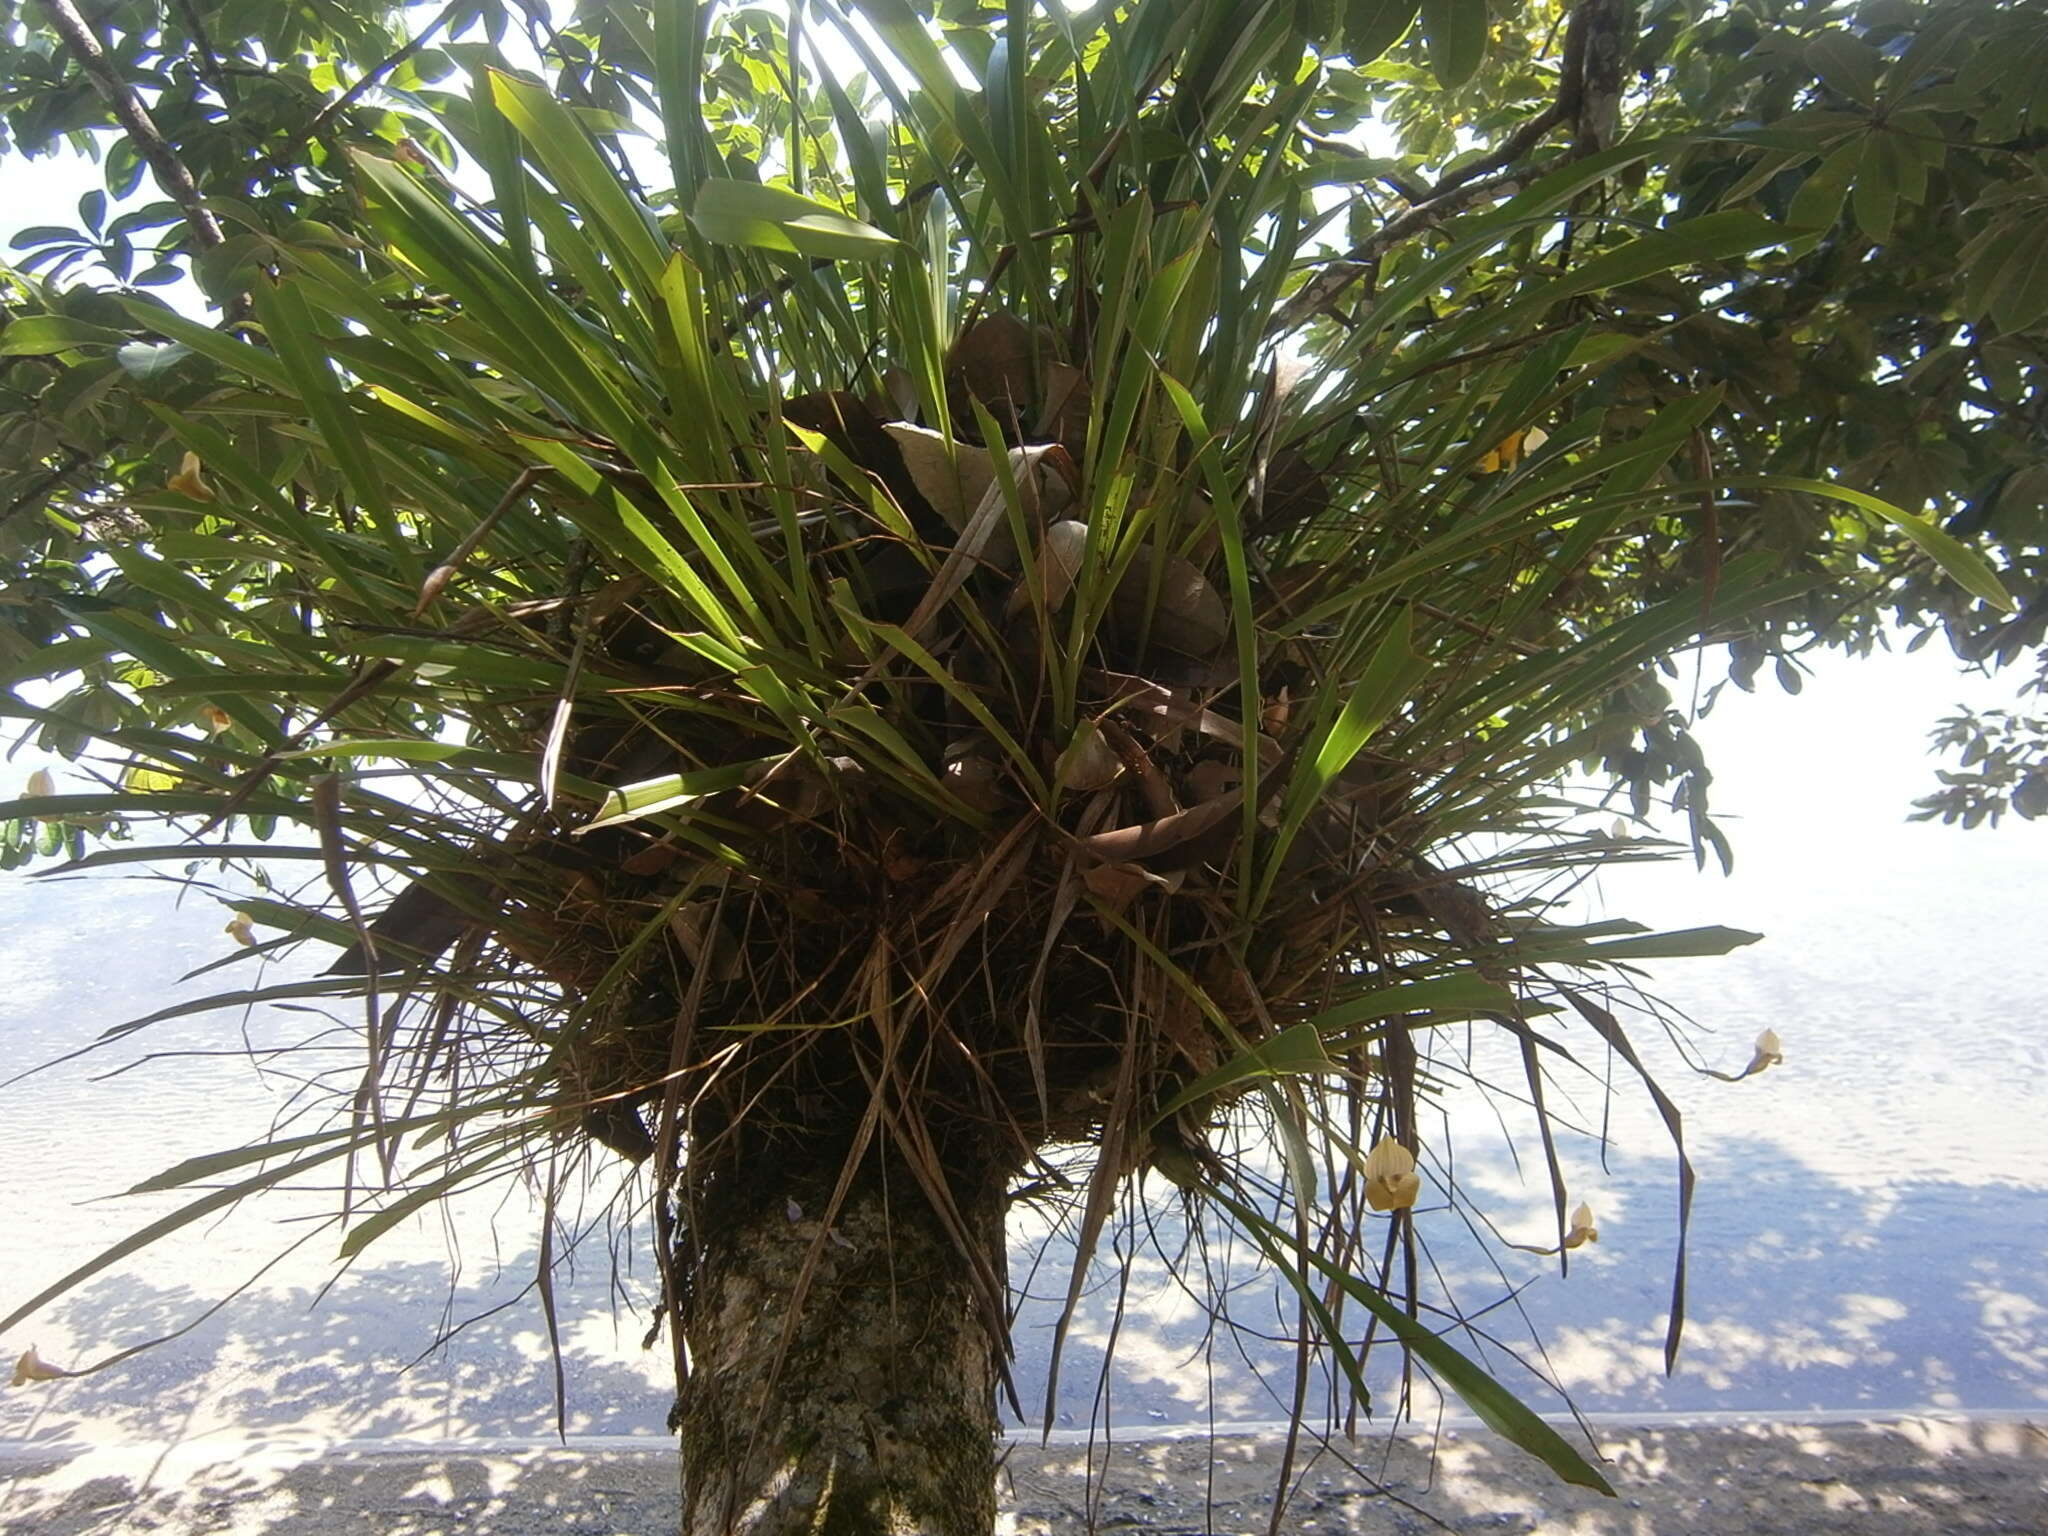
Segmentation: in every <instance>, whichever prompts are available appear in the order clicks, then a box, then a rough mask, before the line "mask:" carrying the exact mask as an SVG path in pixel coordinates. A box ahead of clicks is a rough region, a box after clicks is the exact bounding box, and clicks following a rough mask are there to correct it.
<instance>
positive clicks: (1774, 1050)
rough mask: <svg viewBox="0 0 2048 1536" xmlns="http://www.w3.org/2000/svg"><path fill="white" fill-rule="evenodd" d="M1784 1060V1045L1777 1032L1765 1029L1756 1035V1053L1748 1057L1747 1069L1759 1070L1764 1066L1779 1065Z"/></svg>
mask: <svg viewBox="0 0 2048 1536" xmlns="http://www.w3.org/2000/svg"><path fill="white" fill-rule="evenodd" d="M1784 1060H1785V1047H1784V1043H1783V1042H1782V1041H1780V1040H1779V1039H1778V1032H1777V1031H1776V1030H1775V1029H1767V1030H1765V1031H1764V1032H1763V1033H1762V1034H1760V1035H1758V1036H1757V1037H1756V1053H1755V1054H1754V1055H1752V1056H1751V1057H1750V1058H1749V1070H1750V1071H1751V1072H1761V1071H1763V1070H1764V1068H1766V1067H1775V1066H1779V1065H1781V1064H1782V1063H1783V1062H1784Z"/></svg>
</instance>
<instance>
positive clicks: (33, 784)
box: [28, 768, 57, 800]
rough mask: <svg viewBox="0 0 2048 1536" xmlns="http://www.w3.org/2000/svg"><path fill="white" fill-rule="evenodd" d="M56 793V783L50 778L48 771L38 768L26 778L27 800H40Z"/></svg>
mask: <svg viewBox="0 0 2048 1536" xmlns="http://www.w3.org/2000/svg"><path fill="white" fill-rule="evenodd" d="M55 793H57V781H56V780H55V779H53V778H51V777H50V770H49V769H47V768H38V769H37V770H36V771H35V772H34V773H32V774H30V775H29V776H28V798H29V799H31V800H40V799H42V798H43V797H44V796H45V795H54V794H55Z"/></svg>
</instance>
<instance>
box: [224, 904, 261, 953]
mask: <svg viewBox="0 0 2048 1536" xmlns="http://www.w3.org/2000/svg"><path fill="white" fill-rule="evenodd" d="M221 932H222V933H225V934H227V935H228V936H230V937H231V938H233V939H234V941H235V942H236V943H237V944H239V945H241V946H242V948H244V949H253V948H254V947H255V945H256V928H255V920H254V919H253V918H251V917H250V916H249V914H248V913H246V912H237V913H236V914H235V915H234V916H233V917H231V918H229V919H228V925H227V927H225V928H223V929H221Z"/></svg>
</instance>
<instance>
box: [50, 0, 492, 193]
mask: <svg viewBox="0 0 2048 1536" xmlns="http://www.w3.org/2000/svg"><path fill="white" fill-rule="evenodd" d="M45 3H48V0H45ZM59 3H62V0H59ZM462 4H463V0H448V4H446V5H444V6H443V7H442V8H441V10H440V13H439V14H438V15H436V16H435V17H434V19H433V20H432V21H430V22H428V23H427V24H426V25H425V26H424V27H422V28H421V29H420V30H419V31H418V32H416V33H414V34H413V36H412V38H411V39H410V40H408V41H407V42H404V43H401V44H400V45H399V46H398V47H397V48H396V49H394V50H393V51H392V52H390V53H388V54H386V55H385V56H384V57H383V58H382V59H381V60H379V61H378V62H377V63H376V64H375V65H373V66H371V68H370V69H369V70H368V71H367V72H366V73H365V74H364V75H363V77H362V78H361V79H360V80H358V81H356V83H355V84H354V85H352V86H350V87H349V88H348V89H347V90H345V91H343V92H342V93H341V94H340V95H339V96H337V97H335V98H334V100H332V101H330V102H329V103H327V105H326V106H324V107H322V108H321V109H320V110H319V112H318V113H316V114H315V115H314V118H313V121H312V122H310V123H308V124H307V125H306V127H305V130H304V131H303V132H301V133H295V134H293V135H292V137H291V138H290V139H289V140H287V141H286V143H285V145H284V147H283V148H281V149H279V150H277V151H276V152H275V153H274V154H272V155H271V157H270V159H269V161H268V162H267V164H268V167H269V169H271V170H273V171H279V170H283V169H284V167H285V162H286V161H288V160H290V159H291V158H292V157H293V156H294V155H296V154H297V153H298V152H299V151H300V150H301V149H303V148H305V146H306V145H308V144H310V143H312V142H313V140H315V139H317V138H318V137H319V136H320V135H321V134H322V133H324V132H325V131H326V129H327V127H328V125H329V124H330V123H332V122H333V121H334V120H335V119H336V118H337V117H339V116H340V115H341V114H342V113H344V112H346V111H347V110H348V109H349V108H350V107H352V106H354V105H355V104H356V103H357V102H358V101H361V100H362V99H363V96H364V94H365V93H366V92H368V91H369V90H370V89H371V88H372V87H374V86H375V85H376V84H377V82H378V81H380V80H382V79H383V78H384V77H385V76H386V75H388V74H390V73H391V71H392V70H394V69H396V68H398V66H399V65H401V64H403V63H404V62H405V61H406V60H407V59H409V58H411V57H412V56H413V55H414V54H416V53H418V52H419V51H420V50H421V49H422V48H424V47H426V46H427V39H428V38H430V37H432V36H433V35H434V34H435V33H436V32H438V31H440V30H441V28H442V27H443V26H444V25H446V24H447V22H448V19H449V18H450V17H452V16H453V15H454V14H455V13H456V11H457V10H458V9H460V8H461V6H462Z"/></svg>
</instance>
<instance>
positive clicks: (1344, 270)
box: [1266, 171, 1531, 336]
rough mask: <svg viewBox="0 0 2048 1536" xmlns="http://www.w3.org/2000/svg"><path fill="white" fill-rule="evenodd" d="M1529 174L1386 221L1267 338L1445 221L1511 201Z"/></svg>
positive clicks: (1321, 277) (1291, 304)
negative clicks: (1479, 206) (1496, 200)
mask: <svg viewBox="0 0 2048 1536" xmlns="http://www.w3.org/2000/svg"><path fill="white" fill-rule="evenodd" d="M1530 174H1531V173H1530V172H1528V171H1510V172H1508V173H1507V174H1505V175H1502V176H1495V177H1493V178H1492V179H1490V180H1487V181H1468V182H1465V183H1464V184H1463V185H1461V186H1457V187H1454V188H1452V189H1451V190H1450V191H1448V192H1445V193H1443V194H1442V195H1440V196H1437V197H1433V198H1431V199H1430V200H1429V201H1428V202H1426V203H1417V204H1416V205H1415V206H1414V207H1412V208H1410V209H1409V210H1408V211H1407V212H1406V213H1402V214H1397V215H1395V216H1394V217H1393V218H1391V219H1389V220H1387V222H1386V223H1384V224H1382V225H1381V226H1380V227H1379V229H1378V230H1376V231H1375V232H1374V233H1373V235H1372V237H1371V238H1370V239H1368V240H1366V241H1365V242H1364V243H1362V244H1360V245H1357V246H1354V247H1353V248H1352V249H1351V250H1349V251H1346V252H1345V253H1344V255H1343V256H1342V257H1340V258H1339V259H1338V260H1336V261H1334V262H1332V263H1331V264H1330V265H1328V266H1326V267H1324V268H1323V269H1322V270H1321V271H1320V272H1318V273H1317V274H1316V275H1315V276H1314V277H1312V278H1310V279H1309V280H1308V281H1307V282H1306V283H1304V284H1303V285H1302V287H1301V289H1300V291H1299V292H1297V293H1296V294H1295V295H1294V297H1293V298H1291V299H1289V300H1288V301H1287V302H1286V303H1285V304H1283V305H1281V306H1280V308H1279V309H1278V310H1276V311H1275V312H1274V315H1273V318H1272V320H1271V322H1269V323H1268V325H1267V327H1266V334H1267V335H1268V336H1277V335H1280V334H1283V333H1284V332H1287V331H1291V330H1293V329H1295V328H1296V327H1297V326H1299V325H1301V324H1302V323H1303V322H1304V321H1306V320H1308V319H1309V318H1310V317H1312V316H1313V315H1315V314H1316V313H1317V312H1318V311H1320V310H1322V309H1324V308H1326V307H1328V306H1329V305H1330V304H1332V303H1334V302H1336V300H1337V299H1338V297H1339V296H1341V295H1342V294H1343V292H1344V290H1345V289H1347V288H1349V287H1350V286H1351V285H1352V284H1353V283H1355V282H1357V281H1358V279H1359V278H1361V277H1363V276H1364V275H1365V274H1366V272H1368V271H1369V270H1371V267H1372V264H1373V263H1374V262H1376V261H1378V260H1379V258H1380V257H1381V256H1383V255H1385V254H1386V253H1387V252H1388V251H1390V250H1392V249H1393V248H1394V247H1395V246H1397V245H1399V244H1400V243H1401V242H1402V241H1404V240H1407V239H1410V238H1412V237H1413V236H1416V235H1419V234H1422V233H1423V232H1424V231H1426V230H1431V229H1434V228H1436V226H1437V225H1439V224H1441V223H1442V222H1443V221H1444V220H1445V219H1447V218H1449V217H1451V215H1453V214H1456V213H1462V212H1464V210H1465V209H1467V208H1469V207H1471V206H1472V205H1473V204H1474V203H1477V202H1482V201H1484V200H1485V199H1487V198H1489V197H1507V196H1512V195H1513V194H1514V193H1516V192H1519V191H1521V189H1522V185H1523V183H1524V182H1526V181H1527V180H1528V179H1529V177H1530Z"/></svg>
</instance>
